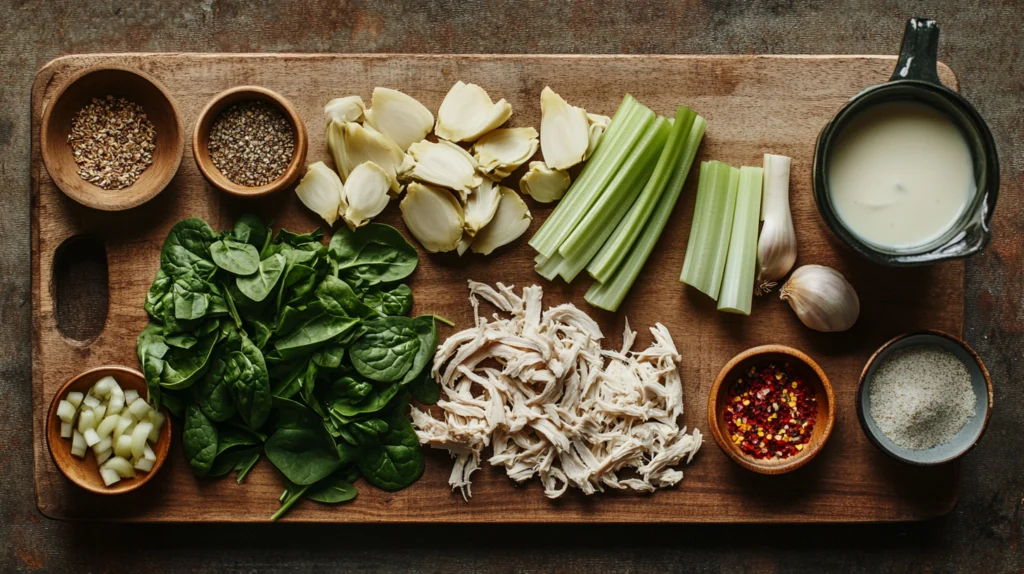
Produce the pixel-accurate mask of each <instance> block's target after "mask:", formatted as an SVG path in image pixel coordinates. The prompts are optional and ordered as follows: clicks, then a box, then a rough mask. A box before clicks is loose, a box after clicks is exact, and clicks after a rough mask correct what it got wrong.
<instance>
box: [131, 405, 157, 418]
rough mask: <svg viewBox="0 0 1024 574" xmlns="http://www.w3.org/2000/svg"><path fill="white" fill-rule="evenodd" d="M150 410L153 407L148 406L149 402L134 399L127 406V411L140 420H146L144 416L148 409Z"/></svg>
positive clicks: (147, 413) (146, 414) (147, 414)
mask: <svg viewBox="0 0 1024 574" xmlns="http://www.w3.org/2000/svg"><path fill="white" fill-rule="evenodd" d="M151 410H153V408H152V407H150V406H149V403H147V402H146V401H135V402H133V403H132V404H131V406H130V407H128V412H130V413H131V414H132V415H133V416H134V417H135V418H136V419H138V420H140V421H141V420H146V417H147V416H149V411H151Z"/></svg>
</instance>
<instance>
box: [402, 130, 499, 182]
mask: <svg viewBox="0 0 1024 574" xmlns="http://www.w3.org/2000/svg"><path fill="white" fill-rule="evenodd" d="M409 155H411V156H412V158H413V159H414V160H415V164H414V165H413V166H412V169H411V170H409V171H408V173H407V174H406V175H407V176H408V177H411V178H412V179H415V180H418V181H422V182H424V183H432V184H434V185H439V186H441V187H447V188H448V189H451V190H454V191H458V192H459V193H461V194H465V195H469V193H471V192H472V191H473V188H474V187H476V186H478V185H480V182H482V181H483V178H482V177H480V175H478V174H477V164H476V160H475V159H473V156H471V155H469V153H468V152H467V151H466V150H464V149H462V148H461V147H459V146H457V145H455V144H453V143H451V142H447V141H444V140H441V141H439V142H437V143H434V142H430V141H427V140H423V141H420V142H416V143H414V144H412V145H411V146H409Z"/></svg>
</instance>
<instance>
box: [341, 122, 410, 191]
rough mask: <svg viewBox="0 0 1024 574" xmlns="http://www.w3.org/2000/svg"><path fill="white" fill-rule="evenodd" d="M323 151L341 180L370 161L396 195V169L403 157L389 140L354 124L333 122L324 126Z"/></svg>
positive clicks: (397, 186)
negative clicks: (330, 158)
mask: <svg viewBox="0 0 1024 574" xmlns="http://www.w3.org/2000/svg"><path fill="white" fill-rule="evenodd" d="M327 148H328V149H329V150H330V152H331V156H332V157H333V158H334V165H335V167H337V168H338V173H340V174H341V180H342V181H348V176H349V174H350V173H352V170H353V169H355V168H356V166H357V165H359V164H362V163H366V162H368V161H372V162H373V163H375V164H377V166H379V167H380V168H381V169H383V170H384V173H386V174H388V184H389V185H390V187H391V190H392V191H394V192H396V193H398V192H400V191H401V190H402V187H401V185H400V184H399V183H398V170H399V168H400V167H402V164H403V162H404V160H405V154H404V153H403V152H402V150H401V149H399V148H398V146H397V145H396V144H395V142H393V141H391V138H389V137H387V136H385V135H383V134H381V133H379V132H377V131H376V130H372V129H367V128H365V127H363V126H361V125H359V124H357V123H355V122H339V121H337V120H335V121H332V122H331V125H329V126H327Z"/></svg>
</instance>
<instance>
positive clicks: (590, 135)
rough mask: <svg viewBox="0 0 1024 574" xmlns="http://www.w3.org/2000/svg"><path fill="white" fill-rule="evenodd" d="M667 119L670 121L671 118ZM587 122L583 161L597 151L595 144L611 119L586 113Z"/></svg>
mask: <svg viewBox="0 0 1024 574" xmlns="http://www.w3.org/2000/svg"><path fill="white" fill-rule="evenodd" d="M669 119H670V120H671V119H672V118H669ZM587 121H588V122H589V124H590V127H589V128H588V130H587V152H586V153H584V154H583V159H585V160H586V159H590V156H591V155H592V154H593V153H594V150H595V149H597V143H598V142H599V141H601V136H602V135H604V131H605V130H606V129H608V124H610V123H612V119H611V118H609V117H608V116H602V115H600V114H591V113H588V114H587Z"/></svg>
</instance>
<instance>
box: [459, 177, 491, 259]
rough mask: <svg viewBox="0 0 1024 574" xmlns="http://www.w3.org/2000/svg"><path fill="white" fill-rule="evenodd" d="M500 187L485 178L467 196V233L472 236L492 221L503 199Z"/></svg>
mask: <svg viewBox="0 0 1024 574" xmlns="http://www.w3.org/2000/svg"><path fill="white" fill-rule="evenodd" d="M499 187H500V186H499V185H498V184H496V183H494V182H493V181H491V180H489V179H487V178H484V180H483V181H482V182H481V183H480V185H479V186H477V188H476V189H474V190H473V193H471V194H469V197H467V198H466V200H465V206H466V209H465V211H466V224H465V228H466V235H468V236H469V237H470V238H472V237H473V236H474V235H476V232H477V231H480V230H481V229H483V227H484V226H485V225H487V224H488V223H490V221H491V219H492V218H493V217H494V213H495V212H497V211H498V202H500V201H501V190H500V189H499ZM467 247H468V245H467ZM463 251H465V249H464V250H463ZM460 255H461V253H460Z"/></svg>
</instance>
